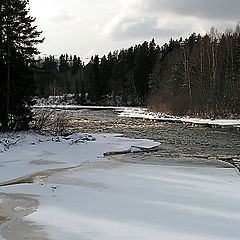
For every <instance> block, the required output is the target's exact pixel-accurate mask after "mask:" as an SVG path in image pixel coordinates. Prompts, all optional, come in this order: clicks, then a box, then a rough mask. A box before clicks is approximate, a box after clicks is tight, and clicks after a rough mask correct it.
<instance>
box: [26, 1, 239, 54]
mask: <svg viewBox="0 0 240 240" xmlns="http://www.w3.org/2000/svg"><path fill="white" fill-rule="evenodd" d="M30 9H31V15H32V16H34V17H36V18H37V20H36V24H37V25H38V29H39V30H41V31H43V34H42V36H43V37H45V42H44V43H43V44H41V45H39V49H40V51H41V53H42V54H47V55H48V54H52V55H59V54H61V53H68V54H76V55H78V56H81V57H89V56H92V55H95V54H99V55H100V56H102V55H103V54H107V53H108V52H109V51H112V50H117V49H122V48H127V47H130V46H132V45H135V44H138V43H142V42H143V41H144V40H147V41H149V40H151V39H152V38H155V40H156V42H157V43H158V44H160V45H162V44H164V43H165V42H168V41H169V39H170V38H171V37H173V38H179V37H181V36H182V37H187V36H189V35H190V34H191V33H192V32H196V33H201V34H205V33H206V32H208V31H209V29H210V28H211V27H212V26H215V27H216V28H217V29H218V30H219V31H224V30H225V29H226V28H230V27H232V28H233V29H234V28H235V25H236V23H237V22H238V21H239V20H240V15H239V9H240V0H87V1H86V0H30Z"/></svg>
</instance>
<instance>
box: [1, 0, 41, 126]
mask: <svg viewBox="0 0 240 240" xmlns="http://www.w3.org/2000/svg"><path fill="white" fill-rule="evenodd" d="M28 3H29V0H0V71H1V83H0V93H1V97H0V98H1V99H0V100H1V108H0V125H1V126H0V127H1V128H2V129H4V130H8V129H9V128H12V129H23V128H26V127H27V124H28V122H29V121H30V120H31V111H30V106H31V104H32V101H31V94H32V93H31V92H32V91H29V90H30V89H31V82H32V80H33V72H32V71H30V68H29V66H30V65H31V63H32V62H33V56H34V54H37V53H38V50H37V48H36V44H38V43H41V42H42V41H43V39H39V36H40V34H41V32H39V31H37V29H36V28H37V27H36V26H34V25H33V23H34V21H35V18H33V17H31V16H29V9H28Z"/></svg>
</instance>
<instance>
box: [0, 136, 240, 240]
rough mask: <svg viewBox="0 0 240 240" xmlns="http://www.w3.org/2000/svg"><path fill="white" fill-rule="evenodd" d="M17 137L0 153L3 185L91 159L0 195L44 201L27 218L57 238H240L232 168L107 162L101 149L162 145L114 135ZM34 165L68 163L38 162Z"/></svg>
mask: <svg viewBox="0 0 240 240" xmlns="http://www.w3.org/2000/svg"><path fill="white" fill-rule="evenodd" d="M18 136H19V137H18ZM18 136H17V135H16V136H14V135H12V136H11V139H13V141H14V139H18V138H19V139H20V140H19V141H18V142H17V143H16V144H14V145H11V146H10V147H9V149H5V150H3V152H2V153H0V164H1V165H2V167H0V182H6V181H10V180H12V179H14V178H18V177H23V176H25V175H29V174H33V173H37V172H40V171H44V170H49V169H57V168H66V167H74V166H79V165H80V164H82V163H84V162H86V161H88V162H86V163H85V164H83V165H82V167H81V169H78V171H64V172H58V173H56V174H52V175H49V176H48V177H47V178H46V179H40V180H39V182H37V181H36V182H35V184H29V183H25V184H24V183H23V184H18V185H11V186H3V187H1V190H0V191H1V192H3V193H11V194H15V193H21V194H31V195H37V196H39V197H38V199H39V201H40V207H39V209H38V211H37V212H35V213H33V214H31V215H29V216H27V217H25V218H24V219H25V220H27V221H33V222H35V223H37V224H39V225H43V226H45V230H46V231H47V233H48V234H49V235H50V236H51V237H52V238H53V239H56V240H65V239H68V240H79V239H84V240H93V239H94V240H103V239H104V240H120V239H124V240H133V239H137V240H159V239H161V240H175V239H176V240H179V239H184V240H237V239H239V225H240V215H239V212H240V206H239V201H240V178H239V175H238V173H237V171H236V170H235V169H233V168H226V169H225V168H214V167H199V166H198V167H194V166H193V167H184V166H181V167H179V166H152V165H143V164H142V165H137V164H126V163H119V162H114V161H109V160H107V159H105V158H103V153H104V152H110V151H123V150H126V149H131V150H132V151H133V152H134V151H135V150H137V151H139V150H141V148H142V147H153V146H157V145H158V143H156V142H154V141H151V140H141V139H140V140H134V139H127V138H123V137H119V136H116V135H112V134H105V135H104V134H94V135H93V136H89V135H80V134H74V135H71V136H69V137H68V138H64V137H52V136H40V135H38V134H34V133H19V134H18ZM8 137H9V136H8ZM6 138H7V136H2V137H1V139H2V141H3V140H4V139H5V140H6ZM76 140H79V141H76ZM131 146H136V147H134V148H131ZM33 160H39V161H43V160H44V161H48V162H50V161H53V162H62V163H64V166H63V164H58V163H56V164H53V165H52V164H51V165H48V164H46V165H34V164H31V161H33ZM21 208H22V206H18V208H17V209H21ZM7 224H11V223H7ZM0 233H1V227H0ZM0 239H1V238H0ZM1 240H2V239H1Z"/></svg>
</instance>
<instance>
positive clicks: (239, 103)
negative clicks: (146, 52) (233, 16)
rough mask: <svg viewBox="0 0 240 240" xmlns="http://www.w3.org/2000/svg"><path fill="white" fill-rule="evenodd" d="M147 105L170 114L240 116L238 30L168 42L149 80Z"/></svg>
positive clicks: (194, 35) (239, 34)
mask: <svg viewBox="0 0 240 240" xmlns="http://www.w3.org/2000/svg"><path fill="white" fill-rule="evenodd" d="M149 87H150V89H151V91H150V95H149V105H150V106H151V107H154V108H156V109H160V110H162V111H166V112H169V113H173V114H179V115H183V114H188V115H195V116H196V115H199V116H202V117H204V116H206V117H209V116H212V117H228V116H233V115H236V116H238V115H239V114H240V27H239V25H237V26H236V29H235V30H234V31H232V30H227V31H226V32H225V33H224V34H219V33H217V31H216V30H215V29H214V28H212V29H211V31H210V33H209V34H206V35H205V36H200V35H196V34H192V35H191V36H190V37H189V38H188V39H186V40H184V41H183V40H182V39H180V40H172V39H171V40H170V42H169V44H166V45H164V46H163V47H162V48H161V49H160V51H159V52H158V55H157V58H156V63H155V65H154V70H153V72H152V74H151V76H150V78H149Z"/></svg>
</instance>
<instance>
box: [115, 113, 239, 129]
mask: <svg viewBox="0 0 240 240" xmlns="http://www.w3.org/2000/svg"><path fill="white" fill-rule="evenodd" d="M116 111H118V112H119V114H118V115H119V116H120V117H132V118H141V119H149V120H156V121H168V122H182V123H191V124H203V125H211V126H219V127H240V119H237V120H234V119H200V118H190V117H176V116H171V115H167V114H163V113H159V112H151V111H149V110H148V109H147V108H124V109H123V110H122V109H120V110H116Z"/></svg>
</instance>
